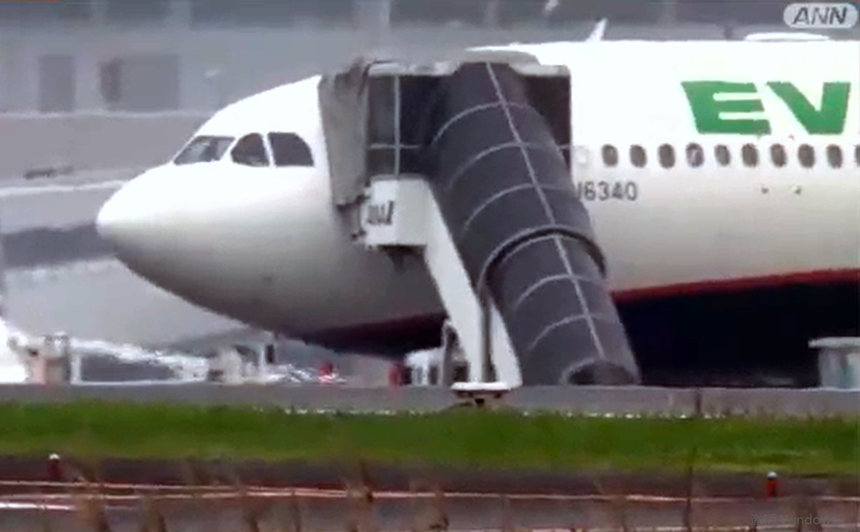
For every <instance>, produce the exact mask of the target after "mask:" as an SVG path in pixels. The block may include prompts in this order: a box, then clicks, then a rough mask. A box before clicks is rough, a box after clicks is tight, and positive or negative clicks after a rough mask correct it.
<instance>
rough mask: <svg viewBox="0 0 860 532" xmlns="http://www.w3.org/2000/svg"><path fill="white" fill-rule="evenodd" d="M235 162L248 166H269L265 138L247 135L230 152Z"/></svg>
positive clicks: (252, 134) (253, 134)
mask: <svg viewBox="0 0 860 532" xmlns="http://www.w3.org/2000/svg"><path fill="white" fill-rule="evenodd" d="M230 156H231V157H232V158H233V162H234V163H236V164H244V165H246V166H269V156H268V154H267V153H266V145H265V144H264V143H263V137H262V136H260V134H258V133H251V134H249V135H245V136H244V137H242V138H241V139H239V141H238V142H236V145H235V146H233V151H231V152H230Z"/></svg>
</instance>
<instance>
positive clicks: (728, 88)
mask: <svg viewBox="0 0 860 532" xmlns="http://www.w3.org/2000/svg"><path fill="white" fill-rule="evenodd" d="M681 85H682V86H683V87H684V92H686V93H687V100H689V102H690V109H691V110H692V111H693V119H694V120H695V121H696V129H697V130H699V133H702V134H709V133H710V134H713V133H717V134H735V135H767V134H768V133H770V122H768V121H767V120H766V119H751V118H731V119H727V118H723V117H722V116H721V115H722V113H760V112H762V111H764V105H762V103H761V100H760V99H759V98H758V97H757V96H756V95H757V93H758V90H757V89H756V86H755V84H754V83H736V82H732V81H684V82H682V83H681ZM723 95H749V97H747V98H736V99H732V100H718V99H717V96H723Z"/></svg>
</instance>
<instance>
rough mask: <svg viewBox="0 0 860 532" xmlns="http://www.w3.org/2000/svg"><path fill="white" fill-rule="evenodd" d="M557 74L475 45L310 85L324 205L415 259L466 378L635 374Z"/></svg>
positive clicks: (632, 378)
mask: <svg viewBox="0 0 860 532" xmlns="http://www.w3.org/2000/svg"><path fill="white" fill-rule="evenodd" d="M569 78H570V76H569V72H568V71H567V69H566V68H565V67H556V66H545V65H540V64H539V63H538V62H537V61H536V60H535V59H534V58H533V57H532V56H530V55H528V54H521V53H515V54H513V53H511V52H486V51H484V52H471V53H466V54H465V56H464V57H463V58H462V59H460V60H453V61H445V62H438V63H427V64H408V63H399V62H394V61H374V60H369V59H360V60H358V61H356V62H355V63H354V64H353V65H352V66H351V67H350V68H349V69H348V70H346V71H343V72H339V73H336V74H332V75H327V76H324V77H323V79H322V81H321V83H320V89H319V98H320V104H321V109H322V117H323V128H324V133H325V138H326V143H327V150H328V154H329V166H330V169H331V179H332V191H333V195H332V196H333V201H334V203H335V205H336V207H337V208H338V209H339V211H340V212H341V213H342V215H343V216H344V217H345V219H347V220H348V222H349V223H350V224H351V227H352V229H353V234H354V237H355V241H356V244H357V245H363V246H365V247H367V248H368V249H370V250H373V252H377V253H385V254H388V255H389V256H390V257H391V259H392V260H398V258H402V257H403V255H404V254H412V255H416V256H419V257H421V259H422V260H423V262H424V264H425V265H426V268H427V270H428V272H429V273H430V275H431V276H432V278H433V281H434V283H435V286H436V289H437V292H438V295H439V298H440V300H441V301H442V303H443V304H444V307H445V310H446V312H447V314H448V320H449V322H450V324H451V325H452V326H453V327H454V328H455V330H456V333H457V338H458V340H459V343H460V347H461V349H462V351H463V353H464V355H465V358H466V360H467V361H468V366H469V381H470V383H471V385H472V386H475V385H477V384H478V383H488V382H497V383H498V382H501V383H504V385H505V386H507V387H511V388H513V387H517V386H521V385H553V384H629V383H636V382H638V380H639V368H638V366H637V364H636V361H635V359H634V357H633V353H632V351H631V349H630V346H629V344H628V341H627V338H626V335H625V333H624V329H623V327H622V324H621V321H620V318H619V316H618V313H617V310H616V309H615V306H614V303H613V301H612V299H611V297H610V294H609V291H608V290H607V287H606V284H605V280H604V276H605V265H604V257H603V253H602V252H601V249H600V247H599V246H598V243H597V242H596V241H595V238H594V234H593V231H592V228H591V223H590V220H589V217H588V214H587V212H586V209H585V207H584V206H583V204H582V203H581V202H580V201H579V199H578V198H577V197H576V194H575V191H574V187H573V181H572V180H571V173H570V172H571V169H570V158H571V153H570V152H571V145H572V144H571V138H572V137H571V131H570V129H571V127H570V122H571V120H570V79H569ZM463 386H467V387H468V386H469V384H466V385H461V388H462V387H463ZM496 388H497V385H493V386H489V387H488V390H489V389H492V390H493V393H496V392H497V391H498V390H497V389H496Z"/></svg>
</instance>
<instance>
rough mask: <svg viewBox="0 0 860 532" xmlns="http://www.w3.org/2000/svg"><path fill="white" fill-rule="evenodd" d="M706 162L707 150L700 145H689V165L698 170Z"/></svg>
mask: <svg viewBox="0 0 860 532" xmlns="http://www.w3.org/2000/svg"><path fill="white" fill-rule="evenodd" d="M704 162H705V150H703V149H702V147H701V146H700V145H698V144H687V164H689V165H690V166H691V167H692V168H698V167H700V166H702V164H704Z"/></svg>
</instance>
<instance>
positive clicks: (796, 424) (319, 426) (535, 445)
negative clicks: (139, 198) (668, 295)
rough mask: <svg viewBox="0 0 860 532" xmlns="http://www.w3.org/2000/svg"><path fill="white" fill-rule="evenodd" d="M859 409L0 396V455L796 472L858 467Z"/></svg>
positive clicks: (841, 469) (848, 470) (811, 472)
mask: <svg viewBox="0 0 860 532" xmlns="http://www.w3.org/2000/svg"><path fill="white" fill-rule="evenodd" d="M858 421H860V418H858V419H818V420H814V419H762V418H755V419H744V418H728V419H719V420H691V419H607V418H585V417H575V418H568V417H564V416H561V415H557V414H540V415H532V416H522V415H519V414H516V413H510V412H507V413H506V412H474V411H452V412H445V413H439V414H429V415H406V414H403V415H391V416H381V415H380V416H375V415H332V414H319V415H299V414H290V413H287V412H284V411H283V410H280V409H259V408H250V407H221V406H218V407H212V406H208V407H207V406H191V405H177V404H133V403H113V402H111V403H101V402H96V401H79V402H75V403H65V404H51V405H49V404H32V403H27V404H18V403H5V404H0V454H4V455H10V454H11V455H15V454H34V453H49V452H61V453H67V454H74V455H78V456H92V457H101V458H107V457H116V458H133V457H140V458H181V457H189V456H192V457H197V458H222V459H228V458H230V459H243V458H259V459H267V460H290V459H301V460H308V461H312V462H323V461H340V460H348V461H353V460H357V459H365V460H369V461H374V462H382V463H389V464H424V465H447V466H465V467H475V466H480V467H505V468H529V469H532V468H547V469H554V470H558V469H573V468H588V469H597V470H599V469H605V468H612V469H617V470H627V471H636V470H654V469H659V470H667V471H671V470H681V469H683V468H685V467H686V464H687V463H688V460H689V459H690V456H691V453H692V452H693V449H695V455H696V459H695V462H696V467H697V468H698V469H701V470H711V471H733V472H760V471H768V470H772V469H775V470H778V471H782V472H793V473H802V474H825V473H843V474H850V473H851V472H856V471H857V469H858V460H860V440H858V435H860V432H858V430H860V427H858Z"/></svg>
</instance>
